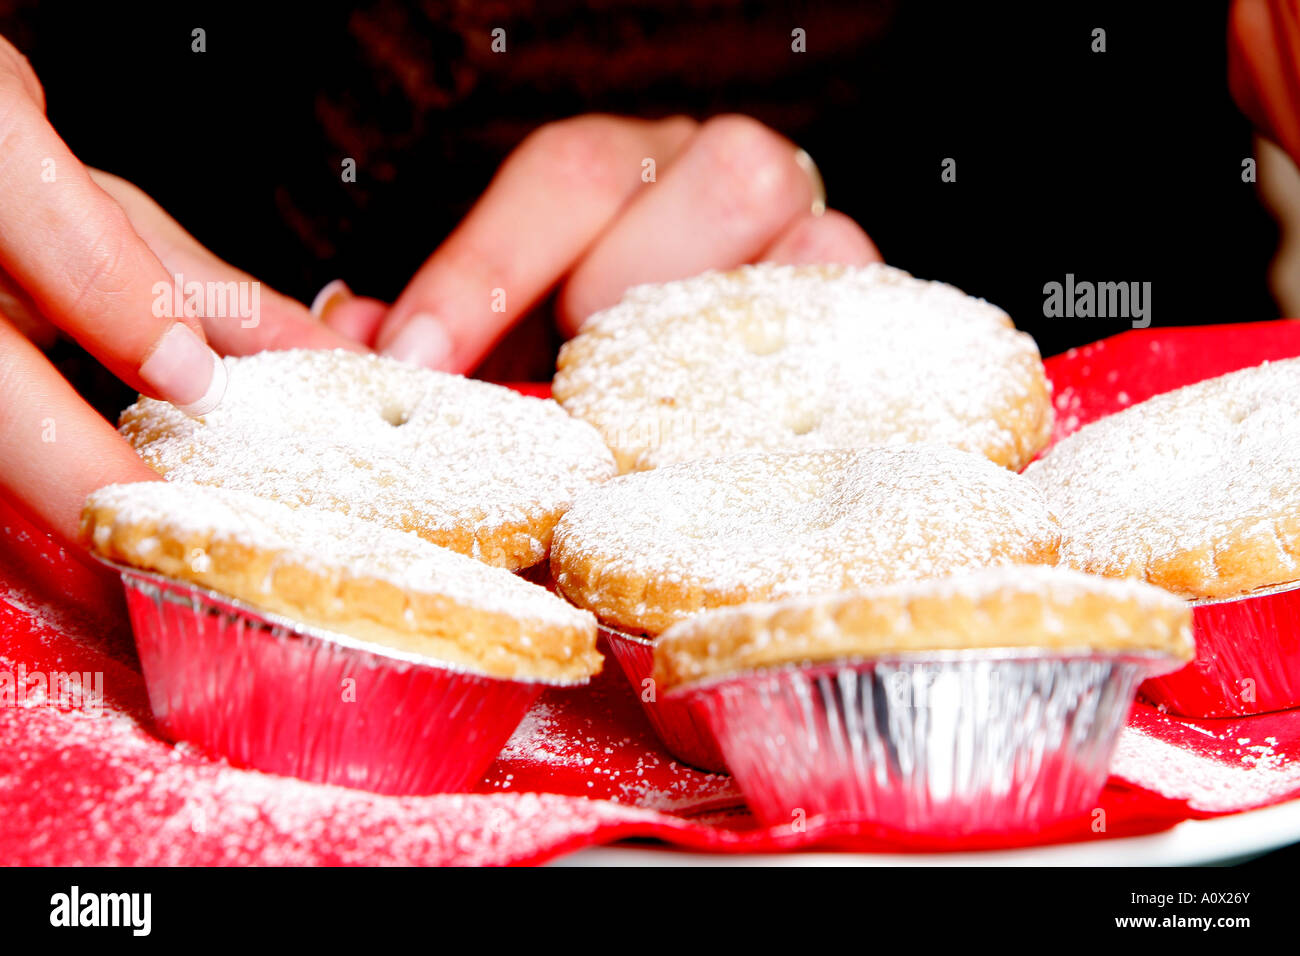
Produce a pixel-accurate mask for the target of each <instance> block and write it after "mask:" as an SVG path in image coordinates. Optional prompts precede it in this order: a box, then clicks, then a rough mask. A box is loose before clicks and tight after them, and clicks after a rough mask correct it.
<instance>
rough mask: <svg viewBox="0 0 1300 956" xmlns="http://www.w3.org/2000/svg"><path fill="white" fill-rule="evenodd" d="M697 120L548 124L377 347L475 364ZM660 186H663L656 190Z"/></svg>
mask: <svg viewBox="0 0 1300 956" xmlns="http://www.w3.org/2000/svg"><path fill="white" fill-rule="evenodd" d="M694 128H695V124H694V122H693V121H691V120H688V119H684V118H675V119H669V120H662V121H657V122H654V121H645V120H627V119H616V118H613V117H607V116H584V117H579V118H577V119H572V120H566V121H563V122H560V123H553V124H550V125H548V126H544V127H542V128H541V129H540V130H538V131H537V132H535V133H533V134H532V135H531V136H529V137H528V139H527V140H525V141H524V143H523V144H522V145H521V146H520V147H519V148H518V149H517V150H516V151H515V152H514V153H513V154H511V156H510V157H509V158H508V159H507V160H506V162H505V163H504V165H502V167H501V169H500V170H499V171H498V173H497V175H496V177H495V178H494V179H493V180H492V183H491V185H489V186H488V188H487V191H486V192H485V193H484V194H483V196H482V197H481V198H480V199H479V201H478V202H477V203H476V204H475V206H474V208H473V209H472V210H471V211H470V213H469V215H468V216H467V217H466V219H465V220H464V221H463V222H462V223H461V224H460V225H459V226H458V227H457V228H456V230H455V231H454V232H453V233H452V234H451V235H450V236H449V237H448V238H447V240H446V241H445V242H444V243H443V244H442V245H441V246H440V247H439V248H438V250H437V251H436V252H434V254H433V255H432V256H431V257H430V259H429V260H428V261H427V262H426V263H425V264H424V266H423V267H422V268H421V269H420V271H419V273H418V274H417V275H416V276H415V278H414V279H413V280H412V281H411V284H410V285H409V286H408V287H407V288H406V290H405V291H403V292H402V294H401V296H400V297H399V298H398V300H397V301H396V302H395V303H394V305H393V309H392V312H391V314H390V315H389V316H388V317H387V318H386V319H385V321H384V323H383V325H382V327H381V328H380V329H379V331H378V333H377V338H376V342H375V344H376V345H377V346H378V347H379V349H380V350H381V351H383V352H385V353H387V354H389V355H392V356H394V357H396V358H400V359H402V360H404V361H410V362H414V363H416V364H421V365H426V366H430V367H434V368H444V369H452V370H456V371H463V370H466V369H470V368H473V367H474V366H475V365H476V364H478V362H479V360H480V359H481V358H482V357H483V356H484V355H486V354H487V352H488V351H489V350H490V349H491V347H492V345H493V344H494V343H495V342H496V341H497V339H498V338H500V336H501V335H502V334H503V333H504V332H505V331H506V329H508V328H509V327H510V325H511V324H513V323H514V321H515V320H517V319H518V318H520V317H521V316H522V315H523V314H524V313H525V312H526V311H527V310H528V309H529V308H530V307H531V306H532V305H533V304H534V303H535V302H537V301H538V300H539V299H540V298H541V297H542V296H543V295H544V294H545V293H546V292H547V291H548V290H549V289H550V287H551V286H552V285H554V284H555V283H556V282H557V281H558V280H559V278H560V277H561V276H562V275H564V273H566V272H567V271H568V270H569V269H570V268H571V267H572V265H573V263H574V262H575V261H577V260H578V258H579V257H580V256H581V255H582V254H583V252H584V251H585V250H586V249H587V248H588V246H590V245H591V243H592V242H593V241H594V240H595V239H596V237H597V236H598V235H600V233H601V231H602V230H603V229H604V228H605V227H606V225H607V224H608V223H609V222H610V220H611V219H613V218H614V217H615V215H616V214H617V213H618V211H619V210H620V209H621V208H622V207H623V206H624V204H625V203H627V202H628V200H629V198H630V197H632V196H634V195H636V194H637V193H639V192H640V191H642V190H644V189H646V188H647V186H648V184H647V183H645V182H643V180H642V175H643V171H644V170H645V169H647V168H648V167H647V165H646V160H652V161H653V163H654V165H656V166H657V167H658V168H660V169H662V168H663V167H664V166H666V165H667V164H668V163H669V162H670V161H671V160H672V158H673V156H675V155H676V153H677V150H678V149H679V148H681V146H682V144H683V143H684V142H685V141H686V140H687V138H688V137H689V136H690V135H691V133H692V131H693V130H694ZM655 188H658V187H655Z"/></svg>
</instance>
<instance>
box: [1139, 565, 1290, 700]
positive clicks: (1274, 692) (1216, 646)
mask: <svg viewBox="0 0 1300 956" xmlns="http://www.w3.org/2000/svg"><path fill="white" fill-rule="evenodd" d="M1192 620H1193V634H1194V636H1195V638H1196V657H1195V658H1194V659H1193V660H1192V661H1191V662H1190V663H1189V664H1188V665H1187V666H1186V667H1184V668H1183V669H1182V670H1179V671H1175V672H1174V673H1172V674H1169V675H1167V676H1164V677H1159V678H1155V679H1152V680H1148V681H1147V682H1146V683H1145V684H1143V685H1142V688H1141V694H1142V696H1143V697H1144V698H1145V699H1146V700H1149V701H1150V702H1151V703H1153V704H1155V705H1157V706H1159V707H1163V708H1164V709H1165V710H1167V711H1169V712H1170V713H1173V714H1178V715H1179V716H1182V717H1247V716H1251V715H1253V714H1265V713H1269V712H1270V711H1276V710H1289V709H1290V708H1292V707H1297V706H1300V584H1297V583H1295V582H1292V583H1289V584H1285V585H1280V586H1278V587H1275V588H1269V589H1267V590H1265V591H1260V592H1255V593H1252V594H1249V595H1246V596H1244V597H1238V598H1229V599H1227V600H1219V601H1196V602H1194V603H1193V604H1192Z"/></svg>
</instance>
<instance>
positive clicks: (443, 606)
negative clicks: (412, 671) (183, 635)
mask: <svg viewBox="0 0 1300 956" xmlns="http://www.w3.org/2000/svg"><path fill="white" fill-rule="evenodd" d="M82 535H83V537H84V539H85V540H86V542H87V543H88V544H89V546H90V547H91V548H92V549H93V550H94V551H95V552H96V553H98V554H100V555H102V556H103V557H105V558H108V559H109V560H111V561H116V562H118V563H120V564H127V565H130V566H132V567H136V568H141V569H144V570H147V571H154V572H157V573H159V574H162V575H165V576H167V577H169V578H174V579H176V580H179V581H187V582H191V583H193V584H197V585H200V586H202V587H205V588H209V589H211V590H213V591H219V592H221V593H222V594H227V595H229V596H231V597H233V598H236V599H238V600H241V601H244V602H246V603H248V604H250V605H253V606H255V607H257V608H261V609H263V610H266V611H269V612H272V613H274V614H280V615H283V616H285V617H288V618H292V619H293V620H296V621H301V622H302V623H304V624H307V625H312V626H316V627H321V628H324V629H327V630H330V631H334V632H336V633H340V634H345V635H348V636H351V637H355V638H358V639H360V640H363V641H369V642H371V643H375V644H381V645H384V646H385V647H390V648H394V649H397V650H400V651H407V652H412V653H417V654H421V655H424V656H427V657H431V658H434V659H436V660H439V661H443V662H446V663H448V664H451V665H455V666H460V667H464V668H468V669H470V670H473V671H476V672H479V673H483V674H487V675H490V676H493V677H503V678H512V679H537V680H547V681H557V682H576V681H581V680H585V679H586V678H588V677H590V676H591V675H592V674H594V673H597V672H598V671H599V670H600V665H601V657H600V654H599V652H597V650H596V622H595V620H594V619H593V618H592V616H591V615H590V614H588V613H587V612H585V611H580V610H579V609H577V608H575V607H572V606H571V605H569V604H566V603H565V602H564V601H562V600H560V599H559V598H557V597H556V596H554V595H552V594H550V593H548V592H547V591H546V590H545V589H544V588H541V587H538V586H537V585H535V584H531V583H529V582H528V581H525V580H523V579H522V578H520V577H518V576H517V575H514V574H512V573H510V572H509V571H506V570H504V569H502V568H493V567H489V566H488V565H485V564H482V563H480V562H478V561H475V560H473V559H472V558H468V557H465V556H464V555H460V554H457V553H456V552H454V551H449V550H446V549H444V548H440V547H438V546H436V545H433V544H430V543H429V542H427V541H425V540H423V539H422V538H419V537H417V536H416V535H413V534H410V533H407V532H401V531H393V530H391V529H388V528H384V527H381V526H379V525H375V524H372V523H370V522H366V521H361V520H359V519H356V518H352V517H349V516H347V515H341V514H336V513H332V512H324V511H316V510H314V509H311V508H290V507H288V506H286V505H281V504H279V503H277V502H274V501H269V500H266V499H262V498H258V497H255V496H253V495H248V494H244V493H242V492H234V491H228V490H224V489H218V488H211V487H203V486H200V485H191V484H185V483H181V482H163V481H158V482H143V483H138V484H131V485H109V486H108V487H105V488H101V489H99V490H98V491H96V492H94V493H93V494H91V495H90V497H89V498H88V499H87V500H86V505H85V508H84V510H83V512H82Z"/></svg>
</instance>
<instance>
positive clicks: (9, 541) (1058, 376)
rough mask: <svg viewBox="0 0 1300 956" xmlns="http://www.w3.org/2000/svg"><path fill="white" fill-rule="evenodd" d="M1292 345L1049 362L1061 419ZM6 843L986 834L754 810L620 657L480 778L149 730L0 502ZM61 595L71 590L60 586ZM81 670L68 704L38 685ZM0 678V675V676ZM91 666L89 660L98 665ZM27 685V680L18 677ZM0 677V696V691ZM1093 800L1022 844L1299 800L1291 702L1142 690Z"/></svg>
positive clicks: (102, 646)
mask: <svg viewBox="0 0 1300 956" xmlns="http://www.w3.org/2000/svg"><path fill="white" fill-rule="evenodd" d="M1294 355H1300V322H1289V321H1288V322H1267V323H1256V324H1250V325H1234V326H1216V327H1201V328H1187V329H1167V330H1143V331H1135V332H1129V333H1125V334H1124V335H1120V336H1117V337H1115V338H1112V339H1107V340H1104V341H1102V342H1099V343H1097V344H1095V345H1092V346H1088V347H1087V348H1084V349H1077V350H1073V351H1071V352H1068V353H1066V354H1064V355H1061V356H1057V357H1055V358H1052V359H1049V360H1048V362H1047V365H1048V372H1049V375H1050V377H1051V378H1052V381H1053V384H1054V387H1055V402H1056V407H1057V411H1058V417H1059V422H1058V425H1057V435H1056V437H1057V438H1059V437H1061V436H1062V435H1064V434H1067V433H1068V432H1070V431H1073V430H1074V429H1076V428H1078V427H1079V426H1080V425H1082V424H1084V423H1086V422H1087V421H1090V420H1092V419H1094V418H1096V417H1099V416H1100V415H1104V414H1107V413H1109V412H1112V411H1115V410H1118V409H1119V408H1122V407H1124V406H1126V405H1128V404H1132V403H1133V402H1137V401H1141V400H1142V399H1144V398H1147V397H1149V396H1150V395H1153V394H1156V393H1157V392H1161V391H1165V390H1167V389H1169V388H1174V387H1177V386H1179V385H1183V384H1187V383H1189V382H1193V381H1197V380H1199V379H1202V378H1206V377H1208V376H1212V375H1218V374H1221V373H1223V372H1226V371H1231V370H1232V369H1235V368H1240V367H1244V366H1248V365H1253V364H1257V363H1258V362H1260V361H1263V360H1265V359H1273V358H1282V357H1289V356H1294ZM0 525H2V526H3V527H4V532H5V542H6V547H5V551H4V552H3V554H2V555H0V856H2V857H3V859H5V860H6V861H8V862H10V863H16V864H52V865H77V864H277V863H280V864H339V863H364V864H378V863H400V864H439V863H441V864H448V863H451V864H501V863H536V862H541V861H544V860H547V859H550V858H553V857H555V856H557V855H560V854H563V853H565V852H568V851H571V850H574V849H577V848H580V847H584V846H589V845H592V844H596V843H604V842H609V841H612V840H616V839H620V838H626V837H656V838H658V839H660V840H664V841H668V842H671V843H673V844H677V845H680V846H683V847H690V848H696V849H709V850H717V851H751V852H753V851H772V850H788V849H796V848H797V849H809V848H814V847H817V848H840V849H854V850H859V851H871V850H880V851H891V852H900V851H909V850H934V849H984V848H992V847H1006V846H1009V845H1012V842H1011V841H1007V840H995V839H989V838H985V839H981V840H978V841H973V840H967V841H964V842H962V843H960V844H958V843H953V842H951V841H946V842H943V843H941V844H936V843H935V842H934V841H930V840H926V839H924V838H918V837H915V836H908V835H905V834H898V833H888V832H884V831H881V830H880V829H879V828H876V827H872V826H846V825H830V824H827V823H826V822H824V821H821V820H818V819H815V818H814V819H811V820H809V821H808V822H807V826H806V828H805V829H803V830H799V831H796V830H793V829H792V828H791V826H789V825H783V826H780V827H775V828H770V829H768V828H762V827H759V826H757V825H756V824H755V823H754V821H753V819H752V818H751V817H750V816H749V815H748V814H747V813H746V812H745V811H744V809H743V802H742V801H741V799H740V795H739V794H738V793H737V792H736V790H735V788H734V786H733V785H732V783H731V781H730V779H729V778H727V777H723V776H716V775H710V774H705V773H700V772H698V771H695V770H693V769H691V768H689V767H685V766H683V765H680V764H677V763H676V762H674V761H673V760H672V759H671V758H670V757H669V756H668V755H666V754H665V753H664V752H663V750H662V749H661V748H660V747H659V746H658V744H657V742H656V741H655V739H654V736H653V734H652V732H651V730H650V728H649V726H648V725H647V724H646V723H645V719H644V717H643V716H642V714H641V712H640V709H639V706H638V704H637V702H636V700H635V699H634V698H633V696H632V694H631V692H630V690H628V688H627V686H626V684H625V682H624V680H623V678H622V676H621V674H619V673H618V672H617V668H612V667H607V668H606V671H605V673H604V674H602V675H601V677H600V678H598V679H597V680H596V682H595V683H594V685H593V686H592V687H590V688H587V689H584V690H553V691H548V692H547V693H546V694H544V695H543V696H542V697H541V698H540V700H539V701H538V703H537V705H536V706H535V707H534V708H533V710H532V711H531V712H530V713H529V715H528V716H527V717H526V718H525V720H524V722H523V724H522V725H521V726H520V728H519V730H518V731H517V732H516V734H515V735H514V737H513V738H512V739H511V740H510V742H509V743H508V744H507V746H506V747H505V749H504V750H503V751H502V753H501V755H500V757H499V758H498V760H497V762H496V763H495V764H494V765H493V766H492V767H491V768H490V770H489V771H488V774H487V776H486V777H485V778H484V780H483V781H482V782H481V784H480V785H479V786H478V788H477V792H476V793H472V794H451V795H441V796H428V797H385V796H378V795H374V794H368V793H363V792H360V791H354V790H347V789H343V788H338V787H327V786H320V785H316V784H309V783H304V782H301V781H297V780H291V779H287V778H280V777H273V776H269V775H267V774H262V773H258V772H255V771H245V770H239V769H236V768H233V767H230V766H228V765H226V764H224V763H222V762H219V761H215V760H212V759H210V758H208V757H206V756H205V755H203V754H201V753H196V752H194V751H193V750H192V749H190V748H188V747H186V746H185V745H173V744H170V743H168V742H166V741H164V740H162V739H161V738H160V737H159V736H158V735H157V733H156V731H155V729H154V726H153V721H152V719H151V717H150V715H149V708H148V701H147V698H146V695H145V690H144V685H143V680H142V678H141V676H140V673H139V668H138V665H137V663H136V661H135V658H134V654H133V652H132V648H131V638H130V633H129V629H128V627H127V624H126V621H125V617H124V613H123V611H122V609H121V607H120V606H119V605H117V604H116V603H113V602H109V603H107V604H106V603H105V602H104V601H103V600H102V599H101V600H94V601H88V599H87V597H86V596H87V595H92V594H95V593H97V591H99V590H100V587H99V584H100V582H101V581H102V578H101V577H100V576H99V574H98V571H97V569H93V570H92V569H90V568H88V567H86V566H84V565H82V564H81V563H80V562H78V561H76V560H74V559H73V558H71V557H70V556H69V555H67V554H65V553H64V552H63V551H62V550H61V549H60V548H59V547H58V546H57V545H56V544H54V543H53V542H51V541H50V540H49V539H48V538H46V537H45V536H44V535H43V534H41V533H40V532H38V531H36V530H35V529H34V528H32V527H31V526H30V525H29V524H28V523H27V522H26V521H25V520H24V519H23V518H22V517H21V516H19V515H18V514H17V513H16V512H14V511H13V510H12V509H10V508H9V507H8V506H7V505H5V504H4V503H3V502H0ZM72 597H76V598H78V600H72V599H71V598H72ZM55 671H59V672H64V673H67V672H72V671H77V672H81V673H83V674H84V675H87V676H86V677H85V679H84V683H86V684H88V685H89V686H90V687H91V688H92V689H96V688H97V687H98V686H99V685H97V684H96V681H97V680H102V689H103V697H102V702H100V701H99V700H98V699H97V698H95V697H94V696H93V695H83V697H85V699H84V700H83V701H82V702H81V705H80V706H79V707H72V706H66V704H56V703H52V702H51V701H50V700H49V699H48V697H46V696H45V695H44V694H43V693H42V691H41V686H40V684H41V680H42V677H48V675H49V674H50V673H52V672H55ZM5 675H8V682H7V683H6V680H5ZM96 675H100V676H99V677H96ZM20 685H21V689H20ZM6 695H7V696H6ZM1112 771H1113V776H1112V778H1111V780H1110V782H1109V783H1108V785H1107V787H1106V789H1105V791H1104V792H1103V793H1102V795H1101V797H1100V799H1099V801H1098V807H1099V808H1100V809H1101V810H1103V811H1105V813H1104V816H1098V815H1095V814H1089V815H1088V817H1087V818H1086V819H1081V820H1076V821H1069V822H1066V823H1064V824H1061V825H1060V826H1058V827H1056V828H1053V830H1052V831H1051V832H1044V833H1040V834H1037V835H1035V836H1034V837H1032V838H1019V839H1017V840H1016V841H1014V843H1015V844H1019V845H1023V844H1026V843H1043V842H1055V841H1078V840H1096V839H1106V838H1110V837H1116V836H1130V835H1134V834H1139V833H1147V832H1152V831H1156V830H1160V829H1164V828H1167V827H1170V826H1173V825H1174V824H1176V823H1178V822H1180V821H1182V820H1185V819H1189V818H1200V817H1209V816H1215V815H1220V814H1224V813H1232V812H1238V811H1241V810H1246V809H1253V808H1256V807H1260V806H1265V805H1268V804H1272V803H1278V802H1281V801H1283V800H1289V799H1294V798H1296V797H1300V711H1292V712H1286V713H1279V714H1266V715H1263V716H1259V717H1251V718H1245V719H1232V720H1202V721H1189V720H1184V719H1180V718H1173V717H1170V716H1168V715H1164V714H1161V713H1159V712H1157V711H1155V710H1154V709H1152V708H1150V707H1148V706H1145V705H1142V704H1139V705H1137V706H1136V707H1135V709H1134V712H1133V715H1132V717H1131V719H1130V722H1129V726H1128V728H1127V729H1126V730H1125V733H1124V736H1123V738H1122V739H1121V742H1120V745H1119V749H1118V751H1117V753H1116V757H1115V762H1114V765H1113V768H1112Z"/></svg>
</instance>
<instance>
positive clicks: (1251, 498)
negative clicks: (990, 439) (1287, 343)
mask: <svg viewBox="0 0 1300 956" xmlns="http://www.w3.org/2000/svg"><path fill="white" fill-rule="evenodd" d="M1025 477H1026V478H1028V479H1029V480H1031V481H1032V482H1034V483H1035V484H1036V485H1037V486H1038V487H1039V488H1041V489H1042V490H1043V493H1044V494H1045V495H1046V496H1047V500H1048V503H1049V505H1050V506H1051V508H1052V509H1053V511H1054V512H1055V513H1056V515H1057V517H1058V518H1059V519H1060V521H1061V525H1062V529H1063V539H1062V548H1061V558H1062V561H1063V562H1067V563H1070V564H1073V565H1075V566H1078V567H1084V568H1087V569H1090V570H1097V571H1101V572H1104V573H1114V574H1125V573H1140V572H1141V571H1143V570H1144V569H1150V568H1151V566H1152V565H1153V564H1158V563H1160V562H1164V561H1169V560H1176V559H1180V558H1183V557H1188V556H1194V558H1195V562H1196V564H1195V567H1194V574H1195V576H1197V577H1198V578H1199V579H1200V580H1201V581H1203V582H1206V583H1207V586H1212V585H1213V582H1214V581H1215V580H1216V579H1217V578H1218V576H1219V568H1218V567H1217V566H1216V560H1217V558H1218V556H1219V555H1220V554H1221V553H1223V552H1227V551H1231V550H1233V549H1236V548H1239V547H1241V546H1243V544H1245V543H1246V542H1250V543H1251V544H1250V546H1253V547H1255V548H1257V549H1259V551H1260V555H1261V558H1260V563H1261V564H1264V565H1266V566H1267V565H1269V564H1271V563H1273V562H1277V563H1278V564H1279V567H1278V568H1277V569H1276V575H1275V578H1276V579H1275V580H1273V581H1257V582H1254V583H1253V584H1251V585H1249V586H1264V585H1267V584H1277V583H1283V582H1285V581H1288V580H1291V579H1293V578H1294V577H1297V576H1300V540H1297V539H1296V537H1295V534H1296V531H1295V523H1294V517H1295V516H1296V515H1297V514H1300V359H1290V360H1287V361H1282V362H1274V363H1265V364H1264V365H1260V366H1258V367H1256V368H1251V369H1245V370H1243V371H1240V372H1233V373H1232V374H1229V375H1224V376H1221V377H1219V378H1215V379H1210V380H1208V381H1205V382H1200V383H1197V384H1195V385H1189V386H1187V387H1185V388H1181V389H1177V390H1176V391H1172V392H1167V393H1165V394H1163V395H1157V396H1156V397H1155V398H1152V399H1149V400H1148V401H1146V402H1142V403H1140V404H1138V405H1134V406H1132V407H1131V408H1127V409H1125V410H1124V411H1121V412H1118V413H1117V414H1114V415H1111V416H1109V417H1107V418H1103V419H1100V420H1099V421H1096V422H1093V423H1092V424H1090V425H1086V426H1084V427H1083V428H1081V429H1080V430H1079V431H1078V432H1077V433H1075V434H1074V435H1072V436H1070V437H1068V438H1066V439H1064V440H1063V441H1061V442H1060V444H1058V445H1056V446H1055V447H1054V448H1053V449H1052V450H1051V451H1050V452H1049V453H1048V454H1047V455H1046V456H1045V457H1044V458H1043V459H1042V460H1040V461H1038V462H1035V463H1034V464H1033V465H1030V466H1029V468H1028V469H1026V471H1025ZM1288 525H1289V530H1288Z"/></svg>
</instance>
